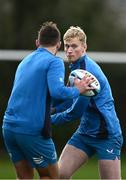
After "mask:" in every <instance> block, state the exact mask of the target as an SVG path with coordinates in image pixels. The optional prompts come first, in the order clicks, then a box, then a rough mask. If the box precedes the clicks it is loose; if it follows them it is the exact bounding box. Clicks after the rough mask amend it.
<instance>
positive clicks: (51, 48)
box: [46, 46, 58, 55]
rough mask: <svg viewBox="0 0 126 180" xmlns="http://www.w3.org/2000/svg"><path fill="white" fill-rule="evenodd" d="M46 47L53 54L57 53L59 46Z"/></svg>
mask: <svg viewBox="0 0 126 180" xmlns="http://www.w3.org/2000/svg"><path fill="white" fill-rule="evenodd" d="M46 49H47V50H48V51H49V52H51V53H52V54H54V55H56V54H57V51H58V50H57V48H56V46H52V47H46Z"/></svg>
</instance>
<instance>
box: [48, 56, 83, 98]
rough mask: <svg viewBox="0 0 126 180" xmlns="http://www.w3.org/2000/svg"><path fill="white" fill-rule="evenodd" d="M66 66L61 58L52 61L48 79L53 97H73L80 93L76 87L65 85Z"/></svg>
mask: <svg viewBox="0 0 126 180" xmlns="http://www.w3.org/2000/svg"><path fill="white" fill-rule="evenodd" d="M64 75H65V68H64V63H63V61H62V60H61V59H60V58H55V59H54V61H52V62H51V64H50V66H49V69H48V73H47V81H48V86H49V91H50V95H51V97H53V98H55V99H73V98H77V97H78V96H79V94H80V92H79V90H78V89H77V88H76V87H67V86H65V85H64Z"/></svg>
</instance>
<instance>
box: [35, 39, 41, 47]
mask: <svg viewBox="0 0 126 180" xmlns="http://www.w3.org/2000/svg"><path fill="white" fill-rule="evenodd" d="M35 45H36V47H39V46H40V43H39V40H38V39H36V41H35Z"/></svg>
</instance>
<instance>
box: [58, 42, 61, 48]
mask: <svg viewBox="0 0 126 180" xmlns="http://www.w3.org/2000/svg"><path fill="white" fill-rule="evenodd" d="M60 47H61V41H59V42H58V43H57V49H60Z"/></svg>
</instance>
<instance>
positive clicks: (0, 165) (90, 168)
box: [0, 154, 126, 179]
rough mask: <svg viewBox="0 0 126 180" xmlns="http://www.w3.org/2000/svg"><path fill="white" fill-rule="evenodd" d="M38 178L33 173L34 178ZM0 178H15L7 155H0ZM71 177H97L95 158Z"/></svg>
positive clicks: (125, 165)
mask: <svg viewBox="0 0 126 180" xmlns="http://www.w3.org/2000/svg"><path fill="white" fill-rule="evenodd" d="M36 178H38V175H37V173H35V179H36ZM122 178H123V179H126V155H125V157H124V155H123V156H122ZM0 179H15V172H14V168H13V166H12V163H11V162H10V160H9V157H8V156H7V155H5V154H2V156H1V157H0ZM73 179H99V175H98V167H97V160H96V159H95V158H92V159H90V160H89V162H88V163H87V164H86V165H85V166H83V167H81V168H80V169H79V170H78V171H77V172H76V173H75V174H74V176H73Z"/></svg>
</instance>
